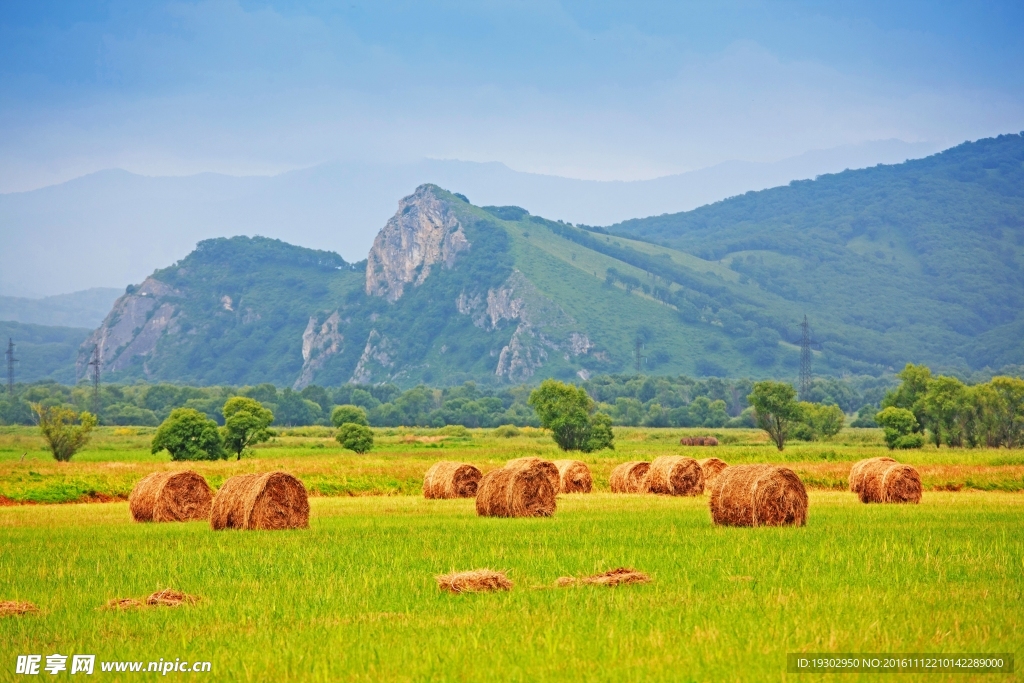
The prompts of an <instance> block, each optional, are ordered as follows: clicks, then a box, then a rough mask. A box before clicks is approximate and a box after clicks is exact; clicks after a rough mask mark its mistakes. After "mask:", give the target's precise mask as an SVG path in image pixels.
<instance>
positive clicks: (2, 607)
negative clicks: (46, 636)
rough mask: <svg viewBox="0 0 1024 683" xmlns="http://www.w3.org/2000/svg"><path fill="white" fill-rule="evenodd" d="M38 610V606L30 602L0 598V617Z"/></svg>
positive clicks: (16, 615) (18, 615)
mask: <svg viewBox="0 0 1024 683" xmlns="http://www.w3.org/2000/svg"><path fill="white" fill-rule="evenodd" d="M38 611H39V608H38V607H36V606H35V605H33V604H32V603H31V602H19V601H17V600H0V617H20V616H21V615H23V614H32V613H34V612H38Z"/></svg>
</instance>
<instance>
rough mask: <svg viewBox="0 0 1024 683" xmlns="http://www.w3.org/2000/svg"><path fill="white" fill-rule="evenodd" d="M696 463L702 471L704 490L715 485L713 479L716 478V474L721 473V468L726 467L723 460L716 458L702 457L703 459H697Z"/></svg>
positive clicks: (708, 489)
mask: <svg viewBox="0 0 1024 683" xmlns="http://www.w3.org/2000/svg"><path fill="white" fill-rule="evenodd" d="M697 464H698V465H700V469H701V471H703V472H704V490H705V491H710V490H711V488H712V487H713V486H714V485H715V481H716V480H717V479H718V475H720V474H721V473H722V470H724V469H725V468H726V467H728V465H727V464H725V462H723V461H722V460H719V459H718V458H704V459H703V460H698V461H697Z"/></svg>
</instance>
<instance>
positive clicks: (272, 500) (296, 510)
mask: <svg viewBox="0 0 1024 683" xmlns="http://www.w3.org/2000/svg"><path fill="white" fill-rule="evenodd" d="M210 526H211V527H213V529H214V530H215V531H216V530H220V529H264V530H272V529H305V528H307V527H309V498H308V496H307V495H306V487H305V486H303V485H302V482H301V481H299V480H298V479H296V478H295V477H293V476H292V475H290V474H287V473H285V472H267V473H264V474H241V475H238V476H236V477H231V478H230V479H228V480H227V481H226V482H224V485H223V486H222V487H221V488H220V490H219V491H218V492H217V496H216V497H215V498H214V499H213V509H212V511H211V512H210Z"/></svg>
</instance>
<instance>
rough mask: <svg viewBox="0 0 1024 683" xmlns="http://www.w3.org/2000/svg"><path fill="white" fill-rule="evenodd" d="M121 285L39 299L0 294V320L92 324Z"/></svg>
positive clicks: (44, 323) (46, 323) (59, 325)
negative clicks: (116, 287) (115, 287)
mask: <svg viewBox="0 0 1024 683" xmlns="http://www.w3.org/2000/svg"><path fill="white" fill-rule="evenodd" d="M123 291H124V290H123V289H113V288H110V287H94V288H92V289H86V290H84V291H81V292H72V293H71V294H57V295H55V296H47V297H43V298H41V299H26V298H21V297H13V296H0V320H9V321H14V322H19V323H31V324H35V325H48V326H56V327H87V328H90V329H91V328H94V327H96V326H97V325H99V324H100V323H101V322H103V317H104V316H106V314H107V313H108V312H109V311H110V306H111V304H113V303H114V300H115V299H117V297H119V296H120V295H121V293H122V292H123Z"/></svg>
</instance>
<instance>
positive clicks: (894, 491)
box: [858, 462, 921, 504]
mask: <svg viewBox="0 0 1024 683" xmlns="http://www.w3.org/2000/svg"><path fill="white" fill-rule="evenodd" d="M862 472H863V480H862V483H861V487H860V491H858V494H859V495H860V502H862V503H915V504H916V503H919V502H921V475H920V474H918V473H917V470H916V469H914V468H913V467H911V466H910V465H901V464H900V463H898V462H873V463H868V464H867V465H865V466H864V468H863V471H862Z"/></svg>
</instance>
